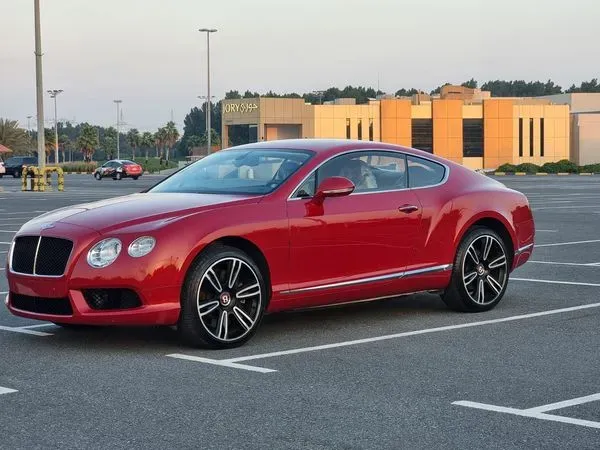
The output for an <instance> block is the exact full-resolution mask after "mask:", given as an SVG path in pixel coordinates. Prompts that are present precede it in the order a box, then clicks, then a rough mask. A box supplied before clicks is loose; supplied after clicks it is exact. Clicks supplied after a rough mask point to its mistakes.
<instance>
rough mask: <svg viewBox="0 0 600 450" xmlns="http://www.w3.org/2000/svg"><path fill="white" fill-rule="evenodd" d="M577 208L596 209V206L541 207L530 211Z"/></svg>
mask: <svg viewBox="0 0 600 450" xmlns="http://www.w3.org/2000/svg"><path fill="white" fill-rule="evenodd" d="M577 208H598V205H573V206H542V207H539V208H531V209H532V210H533V211H541V210H543V209H577Z"/></svg>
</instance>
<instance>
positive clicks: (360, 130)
mask: <svg viewBox="0 0 600 450" xmlns="http://www.w3.org/2000/svg"><path fill="white" fill-rule="evenodd" d="M358 140H359V141H362V119H358Z"/></svg>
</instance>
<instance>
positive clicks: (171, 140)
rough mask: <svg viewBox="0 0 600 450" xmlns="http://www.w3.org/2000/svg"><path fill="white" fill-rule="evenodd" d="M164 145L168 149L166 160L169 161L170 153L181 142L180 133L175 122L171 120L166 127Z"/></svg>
mask: <svg viewBox="0 0 600 450" xmlns="http://www.w3.org/2000/svg"><path fill="white" fill-rule="evenodd" d="M164 130H165V131H164V144H165V149H166V155H167V156H166V158H165V159H166V160H167V161H169V151H170V150H171V149H172V148H173V147H174V146H175V143H176V142H177V141H178V140H179V131H178V130H177V128H176V127H175V122H173V121H172V120H170V121H169V122H167V124H166V125H165V127H164Z"/></svg>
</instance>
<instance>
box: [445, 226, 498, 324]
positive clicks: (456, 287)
mask: <svg viewBox="0 0 600 450" xmlns="http://www.w3.org/2000/svg"><path fill="white" fill-rule="evenodd" d="M508 275H509V258H508V252H507V249H506V245H505V244H504V241H503V240H502V238H501V237H500V236H498V234H497V233H496V232H494V231H493V230H490V229H488V228H484V227H477V228H474V229H473V230H471V231H469V232H468V233H467V235H466V236H465V238H464V239H463V241H462V242H461V244H460V246H459V248H458V252H457V254H456V259H455V261H454V268H453V273H452V280H451V282H450V286H449V287H448V289H447V290H446V292H445V293H444V295H443V296H442V298H443V300H444V302H445V303H446V304H447V305H448V306H449V307H450V308H452V309H454V310H457V311H471V312H478V311H488V310H490V309H492V308H493V307H495V306H496V305H497V304H498V303H499V302H500V300H501V299H502V297H503V296H504V292H505V291H506V287H507V285H508Z"/></svg>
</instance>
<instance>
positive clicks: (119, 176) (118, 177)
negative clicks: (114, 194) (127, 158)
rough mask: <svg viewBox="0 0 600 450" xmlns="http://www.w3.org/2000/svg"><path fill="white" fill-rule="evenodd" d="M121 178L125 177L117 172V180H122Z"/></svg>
mask: <svg viewBox="0 0 600 450" xmlns="http://www.w3.org/2000/svg"><path fill="white" fill-rule="evenodd" d="M121 178H123V175H122V174H121V172H117V174H116V175H115V180H117V181H118V180H120V179H121Z"/></svg>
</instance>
